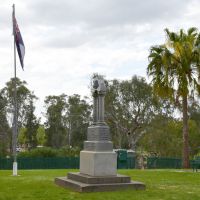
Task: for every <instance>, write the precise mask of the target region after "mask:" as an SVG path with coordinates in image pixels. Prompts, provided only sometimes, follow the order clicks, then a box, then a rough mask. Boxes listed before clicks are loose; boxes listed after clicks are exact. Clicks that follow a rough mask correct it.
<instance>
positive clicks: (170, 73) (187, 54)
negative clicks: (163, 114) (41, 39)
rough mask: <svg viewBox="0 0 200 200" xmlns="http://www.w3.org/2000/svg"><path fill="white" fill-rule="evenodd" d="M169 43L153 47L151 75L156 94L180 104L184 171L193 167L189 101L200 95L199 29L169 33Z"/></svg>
mask: <svg viewBox="0 0 200 200" xmlns="http://www.w3.org/2000/svg"><path fill="white" fill-rule="evenodd" d="M165 33H166V42H165V43H164V44H162V45H156V46H152V47H151V49H150V54H149V65H148V68H147V74H148V76H149V77H151V78H152V85H153V90H154V92H155V93H156V94H158V95H159V96H161V97H164V98H169V99H171V100H172V101H173V102H174V103H176V104H177V103H180V104H181V109H182V116H183V150H182V155H183V167H184V168H188V167H189V142H188V137H189V136H188V135H189V133H188V132H189V131H188V130H189V128H188V97H189V95H190V94H195V92H197V93H199V92H200V85H199V77H200V35H199V33H198V30H197V29H196V28H190V29H188V31H187V32H185V31H184V30H183V29H181V30H180V31H179V32H178V33H175V32H170V31H169V30H168V29H165Z"/></svg>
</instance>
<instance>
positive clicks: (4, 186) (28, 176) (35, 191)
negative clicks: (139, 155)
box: [0, 170, 200, 200]
mask: <svg viewBox="0 0 200 200" xmlns="http://www.w3.org/2000/svg"><path fill="white" fill-rule="evenodd" d="M68 171H74V170H68ZM68 171H67V170H20V171H19V174H20V175H21V176H18V177H13V176H11V173H12V171H9V170H6V171H5V170H0V200H72V199H74V200H79V199H82V200H85V199H88V200H100V199H101V200H111V199H116V200H121V199H124V200H125V199H126V200H131V199H133V200H138V199H140V200H147V199H148V200H164V199H169V200H173V199H180V200H199V199H200V173H193V172H191V171H190V172H189V171H188V172H184V171H181V170H119V173H120V174H125V175H129V176H131V178H132V180H137V181H142V182H144V183H145V184H146V186H147V189H146V190H145V191H132V190H124V191H115V192H101V193H100V192H96V193H77V192H73V191H71V190H69V189H64V188H61V187H58V186H57V185H55V184H54V178H55V177H59V176H65V175H66V173H67V172H68Z"/></svg>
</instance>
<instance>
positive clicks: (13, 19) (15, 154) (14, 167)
mask: <svg viewBox="0 0 200 200" xmlns="http://www.w3.org/2000/svg"><path fill="white" fill-rule="evenodd" d="M12 22H13V38H14V40H13V41H14V113H13V114H14V117H13V137H12V138H13V139H12V144H13V176H17V152H16V148H17V84H16V42H15V40H16V38H15V4H13V15H12Z"/></svg>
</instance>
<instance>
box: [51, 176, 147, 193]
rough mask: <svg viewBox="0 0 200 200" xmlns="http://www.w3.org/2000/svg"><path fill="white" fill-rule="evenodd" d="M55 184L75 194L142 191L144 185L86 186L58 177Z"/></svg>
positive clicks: (108, 184) (138, 183)
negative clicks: (128, 190) (127, 190)
mask: <svg viewBox="0 0 200 200" xmlns="http://www.w3.org/2000/svg"><path fill="white" fill-rule="evenodd" d="M55 183H56V184H57V185H59V186H61V187H64V188H71V189H73V190H75V191H77V192H103V191H114V190H124V189H132V190H144V189H145V185H144V184H143V183H141V182H136V181H131V182H129V183H102V184H87V183H82V182H78V181H74V180H72V179H68V178H67V177H60V178H56V179H55Z"/></svg>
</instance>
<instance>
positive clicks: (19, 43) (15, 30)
mask: <svg viewBox="0 0 200 200" xmlns="http://www.w3.org/2000/svg"><path fill="white" fill-rule="evenodd" d="M13 26H14V27H13V34H14V37H15V43H16V47H17V52H18V55H19V60H20V63H21V66H22V69H24V55H25V46H24V42H23V39H22V36H21V33H20V30H19V27H18V24H17V20H16V18H15V17H14V19H13Z"/></svg>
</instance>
